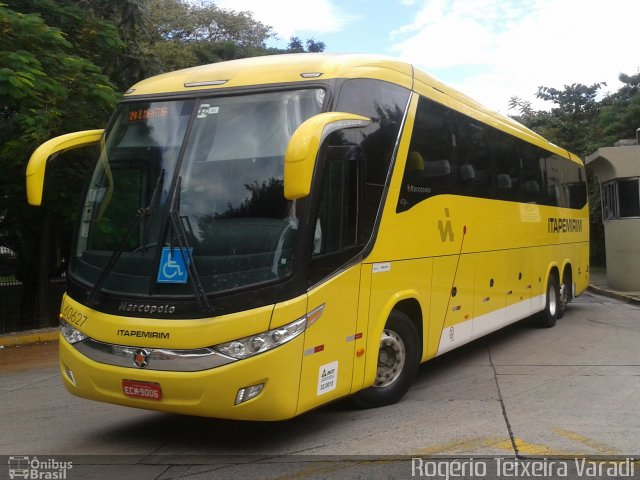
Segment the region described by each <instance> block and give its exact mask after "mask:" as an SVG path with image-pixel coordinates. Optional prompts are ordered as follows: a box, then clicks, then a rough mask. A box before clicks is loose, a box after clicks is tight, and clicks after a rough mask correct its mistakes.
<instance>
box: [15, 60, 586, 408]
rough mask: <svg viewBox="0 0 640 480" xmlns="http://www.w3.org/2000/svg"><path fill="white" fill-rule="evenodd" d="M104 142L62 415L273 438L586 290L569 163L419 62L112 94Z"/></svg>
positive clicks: (61, 142)
mask: <svg viewBox="0 0 640 480" xmlns="http://www.w3.org/2000/svg"><path fill="white" fill-rule="evenodd" d="M92 144H98V145H99V155H98V156H97V159H96V161H95V166H94V168H93V171H92V173H91V175H90V179H89V181H88V184H87V186H86V191H85V193H84V197H83V200H82V201H81V211H80V212H79V220H78V225H77V231H76V234H75V238H74V243H73V253H72V258H71V259H70V263H69V267H68V274H67V282H68V285H67V293H66V295H65V297H64V299H63V302H62V307H61V313H60V325H61V327H60V328H61V337H60V369H61V375H62V378H63V380H64V384H65V386H66V388H67V389H68V390H69V391H70V392H71V393H72V394H74V395H78V396H80V397H85V398H89V399H93V400H98V401H102V402H109V403H114V404H120V405H126V406H130V407H137V408H144V409H153V410H161V411H167V412H176V413H181V414H191V415H202V416H210V417H219V418H230V419H251V420H279V419H286V418H290V417H293V416H295V415H298V414H301V413H303V412H306V411H308V410H310V409H313V408H315V407H318V406H320V405H323V404H326V403H327V402H331V401H333V400H336V399H338V398H342V397H346V396H350V395H351V396H353V398H354V399H355V400H356V402H357V403H359V404H360V405H362V406H364V407H376V406H381V405H388V404H391V403H394V402H397V401H398V400H400V399H401V398H402V396H403V395H404V394H405V393H406V392H407V390H408V389H409V388H410V386H411V383H412V381H413V378H414V376H415V374H416V372H417V369H418V366H419V364H420V363H421V362H426V361H427V360H429V359H432V358H434V357H436V356H438V355H441V354H443V353H445V352H447V351H450V350H452V349H454V348H456V347H458V346H460V345H463V344H465V343H467V342H470V341H472V340H474V339H476V338H479V337H481V336H483V335H486V334H488V333H489V332H492V331H495V330H497V329H499V328H501V327H503V326H505V325H507V324H510V323H513V322H516V321H518V320H521V319H523V318H526V317H529V316H532V315H534V314H535V315H537V317H536V319H537V322H538V323H539V324H540V325H541V326H544V327H551V326H553V324H554V323H555V322H556V319H557V318H559V317H560V316H561V315H562V314H563V312H564V310H565V307H566V305H567V303H568V302H569V301H570V300H571V299H572V298H573V297H575V296H576V295H578V294H579V293H581V292H582V291H583V290H584V289H585V288H586V287H587V284H588V277H589V249H588V235H589V233H588V229H589V227H588V225H589V224H588V205H587V194H586V184H585V180H586V178H585V171H584V168H583V164H582V162H581V160H580V159H578V158H577V157H576V156H574V155H572V154H571V153H569V152H567V151H566V150H563V149H562V148H559V147H557V146H555V145H553V144H551V143H549V142H547V141H545V140H544V139H543V138H542V137H540V136H539V135H537V134H535V133H533V132H532V131H530V130H528V129H527V128H525V127H524V126H522V125H520V124H519V123H517V122H515V121H513V120H511V119H509V118H506V117H503V116H501V115H498V114H497V113H494V112H492V111H489V110H487V109H485V108H483V107H482V106H481V105H479V104H478V103H476V102H474V101H473V100H471V99H470V98H468V97H466V96H464V95H462V94H460V93H458V92H457V91H455V90H453V89H451V88H449V87H447V86H446V85H444V84H442V83H441V82H439V81H437V80H436V79H434V78H432V77H430V76H429V75H427V74H425V73H422V72H420V71H419V70H417V69H415V68H414V67H413V66H412V65H409V64H406V63H403V62H400V61H396V60H393V59H387V58H384V57H378V56H368V55H332V54H317V55H316V54H300V55H282V56H268V57H260V58H251V59H244V60H235V61H230V62H224V63H218V64H214V65H206V66H200V67H195V68H190V69H186V70H181V71H177V72H173V73H168V74H164V75H160V76H157V77H153V78H150V79H147V80H144V81H141V82H139V83H138V84H136V85H134V86H133V87H132V88H131V89H130V90H129V91H127V92H126V93H125V95H124V97H123V100H122V102H121V104H120V106H119V107H118V109H117V111H116V112H115V113H114V115H113V118H112V120H111V121H110V123H109V125H108V126H107V128H106V129H105V130H104V131H102V130H91V131H84V132H76V133H71V134H68V135H63V136H61V137H57V138H55V139H52V140H50V141H48V142H46V143H45V144H43V145H41V146H40V147H39V148H38V149H37V150H36V151H35V152H34V154H33V156H32V158H31V160H30V163H29V165H28V169H27V194H28V200H29V203H30V204H32V205H39V204H40V202H41V199H42V190H43V185H44V176H45V167H46V164H47V161H48V159H50V158H52V157H53V156H55V155H56V154H57V153H59V152H62V151H65V150H70V149H73V148H77V147H80V146H84V145H92Z"/></svg>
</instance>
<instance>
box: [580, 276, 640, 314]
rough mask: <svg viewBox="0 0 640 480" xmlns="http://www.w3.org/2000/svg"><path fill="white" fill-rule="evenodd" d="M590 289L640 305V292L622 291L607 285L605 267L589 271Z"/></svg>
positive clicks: (599, 293)
mask: <svg viewBox="0 0 640 480" xmlns="http://www.w3.org/2000/svg"><path fill="white" fill-rule="evenodd" d="M589 290H590V291H591V292H593V293H597V294H598V295H604V296H606V297H611V298H616V299H618V300H622V301H623V302H628V303H633V304H635V305H640V292H621V291H620V290H616V289H615V288H612V287H610V286H609V285H607V272H606V270H605V269H603V268H594V269H592V270H591V272H589Z"/></svg>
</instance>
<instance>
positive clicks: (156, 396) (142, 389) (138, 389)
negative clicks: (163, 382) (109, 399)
mask: <svg viewBox="0 0 640 480" xmlns="http://www.w3.org/2000/svg"><path fill="white" fill-rule="evenodd" d="M122 393H124V394H125V395H126V396H127V397H131V398H143V399H145V400H160V399H161V398H162V391H161V390H160V384H159V383H152V382H139V381H137V380H122Z"/></svg>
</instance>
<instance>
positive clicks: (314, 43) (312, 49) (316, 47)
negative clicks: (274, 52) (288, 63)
mask: <svg viewBox="0 0 640 480" xmlns="http://www.w3.org/2000/svg"><path fill="white" fill-rule="evenodd" d="M305 43H306V45H307V49H306V50H305V48H304V45H305ZM325 47H326V45H325V43H324V42H321V41H318V40H315V39H313V38H308V39H307V40H306V41H305V42H304V43H303V42H302V40H300V37H291V38H289V44H288V45H287V50H286V51H285V52H282V53H317V52H324V49H325Z"/></svg>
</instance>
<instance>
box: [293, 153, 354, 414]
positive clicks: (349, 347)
mask: <svg viewBox="0 0 640 480" xmlns="http://www.w3.org/2000/svg"><path fill="white" fill-rule="evenodd" d="M324 154H325V155H324V159H323V161H322V163H321V169H322V172H323V173H322V177H321V183H320V184H319V185H317V188H319V189H320V192H319V193H320V194H319V197H318V204H317V207H316V209H315V210H316V211H317V214H316V215H315V216H314V218H315V228H314V232H313V237H314V238H313V245H312V252H311V259H310V262H309V272H308V281H309V285H311V288H310V290H309V292H308V309H309V311H313V310H314V309H316V308H318V307H320V306H321V305H324V307H323V311H322V314H321V316H320V317H319V318H318V320H317V321H316V322H315V323H313V324H312V325H311V326H309V327H308V328H307V331H306V332H305V339H304V354H303V358H302V372H301V378H300V393H299V399H298V410H297V413H301V412H303V411H306V410H308V409H310V408H313V407H315V406H317V405H321V404H323V403H326V402H328V401H330V400H333V399H336V398H339V397H343V396H345V395H348V394H349V393H350V392H351V383H352V377H353V363H354V355H355V344H356V342H355V340H356V339H357V338H358V336H357V333H358V332H356V325H357V317H358V297H359V293H360V276H361V268H362V267H361V263H360V262H359V261H357V260H355V257H356V256H357V254H358V253H359V252H360V251H361V250H362V248H363V239H362V238H361V235H360V232H361V225H360V223H361V215H360V212H361V203H362V196H363V188H362V183H363V169H364V165H363V163H364V156H363V154H362V151H361V150H360V149H359V147H354V146H335V147H333V146H329V147H327V148H326V150H325V152H324Z"/></svg>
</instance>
